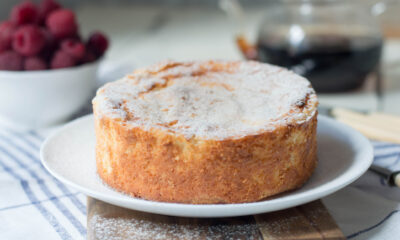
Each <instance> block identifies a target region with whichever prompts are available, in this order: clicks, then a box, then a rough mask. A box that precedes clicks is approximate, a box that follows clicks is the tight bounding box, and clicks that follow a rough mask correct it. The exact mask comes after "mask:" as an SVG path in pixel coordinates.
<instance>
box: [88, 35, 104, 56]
mask: <svg viewBox="0 0 400 240" xmlns="http://www.w3.org/2000/svg"><path fill="white" fill-rule="evenodd" d="M86 45H87V48H88V49H90V50H91V51H93V53H94V54H95V55H96V57H101V56H103V54H104V52H105V51H106V50H107V48H108V39H107V37H106V36H105V35H104V34H103V33H101V32H94V33H92V34H91V35H90V37H89V40H88V42H87V44H86Z"/></svg>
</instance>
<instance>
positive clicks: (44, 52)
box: [0, 0, 108, 71]
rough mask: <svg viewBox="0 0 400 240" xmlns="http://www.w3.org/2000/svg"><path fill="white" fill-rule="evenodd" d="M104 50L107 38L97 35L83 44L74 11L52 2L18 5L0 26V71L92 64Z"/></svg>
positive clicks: (97, 33) (106, 45) (96, 33)
mask: <svg viewBox="0 0 400 240" xmlns="http://www.w3.org/2000/svg"><path fill="white" fill-rule="evenodd" d="M107 47H108V39H107V37H106V36H105V35H104V34H102V33H100V32H94V33H92V34H91V35H90V37H89V38H88V40H87V41H84V40H83V39H82V38H81V36H80V34H79V31H78V24H77V22H76V20H75V14H74V12H72V11H71V10H69V9H65V8H62V7H61V5H60V4H59V3H57V2H56V1H54V0H42V1H41V2H40V4H38V5H35V4H34V3H32V2H30V1H26V2H22V3H20V4H18V5H16V6H14V7H13V8H12V10H11V13H10V18H9V19H8V20H6V21H3V22H1V23H0V70H10V71H22V70H26V71H32V70H45V69H58V68H68V67H73V66H77V65H81V64H85V63H89V62H93V61H96V60H97V59H98V58H100V57H101V56H103V54H104V52H105V51H106V50H107Z"/></svg>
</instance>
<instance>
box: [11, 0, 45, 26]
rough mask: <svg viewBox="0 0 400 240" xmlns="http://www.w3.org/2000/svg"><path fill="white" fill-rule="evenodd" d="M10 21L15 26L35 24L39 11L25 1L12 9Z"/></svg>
mask: <svg viewBox="0 0 400 240" xmlns="http://www.w3.org/2000/svg"><path fill="white" fill-rule="evenodd" d="M10 19H11V21H12V22H13V23H14V24H17V25H22V24H27V23H37V21H38V20H39V11H38V9H37V8H36V6H35V4H33V3H32V2H30V1H26V2H23V3H21V4H18V5H16V6H14V7H13V8H12V10H11V15H10Z"/></svg>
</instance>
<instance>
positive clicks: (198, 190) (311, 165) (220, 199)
mask: <svg viewBox="0 0 400 240" xmlns="http://www.w3.org/2000/svg"><path fill="white" fill-rule="evenodd" d="M309 97H310V96H308V95H307V96H304V99H303V100H304V101H303V103H301V104H297V105H295V106H293V108H300V109H302V108H304V111H306V113H305V114H308V115H309V116H308V118H307V119H306V120H304V121H301V122H290V123H287V124H279V125H277V126H276V127H275V128H274V129H272V130H265V131H261V132H259V133H257V134H249V135H246V136H240V137H237V138H232V137H231V138H224V139H205V138H197V137H191V138H187V137H185V136H184V135H182V134H174V133H171V132H170V131H167V130H165V129H160V128H150V129H145V128H143V127H140V126H132V125H130V124H129V123H127V121H126V119H122V118H115V117H113V116H108V115H107V114H103V112H102V111H101V109H100V108H99V106H98V102H96V101H93V104H94V115H95V129H96V161H97V172H98V174H99V176H100V177H101V178H102V179H103V181H104V182H105V183H107V184H108V185H110V186H111V187H113V188H115V189H117V190H119V191H122V192H124V193H127V194H130V195H132V196H134V197H140V198H144V199H148V200H155V201H163V202H180V203H193V204H207V203H241V202H253V201H258V200H261V199H264V198H266V197H269V196H272V195H275V194H278V193H281V192H284V191H288V190H291V189H295V188H298V187H300V186H301V185H302V184H304V183H305V182H306V181H307V179H308V178H309V177H310V176H311V174H312V172H313V171H314V169H315V167H316V164H317V152H316V146H317V143H316V128H317V111H316V109H315V108H316V101H314V102H311V101H308V100H309V99H308V98H309ZM313 97H315V96H314V95H313ZM309 102H310V103H309Z"/></svg>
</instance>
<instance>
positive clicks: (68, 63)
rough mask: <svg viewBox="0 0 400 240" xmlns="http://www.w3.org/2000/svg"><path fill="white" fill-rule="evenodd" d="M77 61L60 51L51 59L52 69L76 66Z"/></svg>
mask: <svg viewBox="0 0 400 240" xmlns="http://www.w3.org/2000/svg"><path fill="white" fill-rule="evenodd" d="M75 64H76V61H75V59H74V58H73V57H71V56H70V55H69V54H68V53H66V52H64V51H63V50H58V51H57V52H55V53H54V56H53V58H52V59H51V63H50V65H51V66H50V67H51V68H52V69H56V68H67V67H72V66H75Z"/></svg>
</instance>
